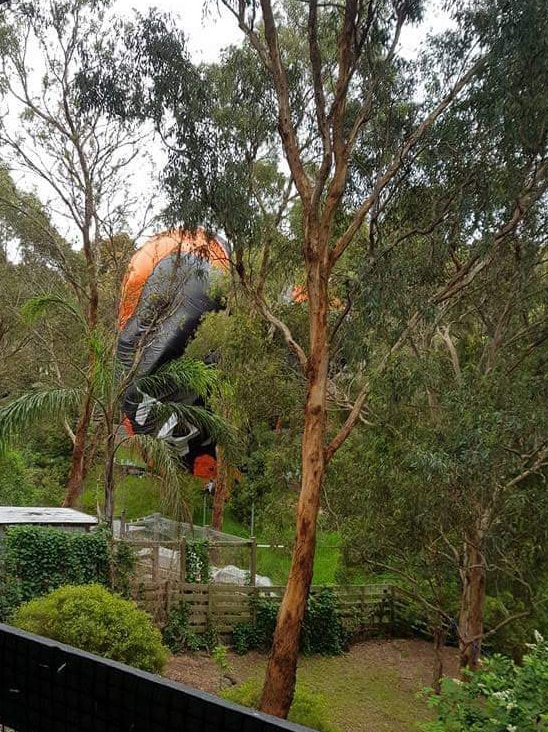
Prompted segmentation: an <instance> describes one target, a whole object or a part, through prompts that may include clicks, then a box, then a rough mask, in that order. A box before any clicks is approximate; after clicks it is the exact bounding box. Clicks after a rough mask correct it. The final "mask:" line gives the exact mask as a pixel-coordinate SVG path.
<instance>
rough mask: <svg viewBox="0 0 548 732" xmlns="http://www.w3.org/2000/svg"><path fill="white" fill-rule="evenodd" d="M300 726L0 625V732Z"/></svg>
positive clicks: (243, 730)
mask: <svg viewBox="0 0 548 732" xmlns="http://www.w3.org/2000/svg"><path fill="white" fill-rule="evenodd" d="M2 727H3V728H4V729H5V730H8V729H10V730H11V729H12V730H15V731H16V732H42V731H43V732H141V731H142V732H175V730H177V731H181V732H182V731H185V732H275V730H294V731H295V732H296V731H297V730H301V731H302V730H304V729H305V728H304V727H301V726H299V725H294V724H291V723H289V722H283V721H281V720H277V719H275V718H273V717H269V716H266V715H263V714H259V713H258V712H253V711H251V710H245V709H243V708H241V707H237V706H235V705H232V704H230V703H228V702H225V701H223V700H222V699H218V698H217V697H214V696H210V695H209V694H205V693H202V692H199V691H195V690H194V689H189V688H187V687H183V686H181V685H180V684H176V683H174V682H170V681H167V680H165V679H162V678H160V677H157V676H154V675H152V674H148V673H145V672H143V671H138V670H136V669H132V668H129V667H127V666H124V665H122V664H119V663H115V662H113V661H108V660H106V659H102V658H97V657H96V656H92V655H90V654H88V653H84V652H82V651H78V650H76V649H75V648H71V647H69V646H65V645H63V644H60V643H56V642H54V641H51V640H48V639H46V638H41V637H39V636H35V635H31V634H30V633H24V632H22V631H19V630H16V629H15V628H11V627H9V626H6V625H2V624H0V730H1V729H2Z"/></svg>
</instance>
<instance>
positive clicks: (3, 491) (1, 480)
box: [0, 450, 34, 506]
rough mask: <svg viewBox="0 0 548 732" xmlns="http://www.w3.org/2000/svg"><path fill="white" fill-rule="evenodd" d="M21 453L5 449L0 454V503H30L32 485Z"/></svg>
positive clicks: (9, 504)
mask: <svg viewBox="0 0 548 732" xmlns="http://www.w3.org/2000/svg"><path fill="white" fill-rule="evenodd" d="M31 477H32V476H31V472H30V471H29V469H28V466H27V465H26V461H25V459H24V456H23V454H22V453H21V452H20V451H18V450H6V451H5V452H4V453H3V454H0V505H2V506H25V505H27V506H28V505H32V496H33V495H34V486H33V485H32V482H31Z"/></svg>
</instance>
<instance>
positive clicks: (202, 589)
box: [134, 579, 395, 634]
mask: <svg viewBox="0 0 548 732" xmlns="http://www.w3.org/2000/svg"><path fill="white" fill-rule="evenodd" d="M323 589H325V587H321V586H314V587H312V589H311V594H312V595H314V594H317V593H319V592H321V591H322V590H323ZM329 589H330V590H331V591H332V592H333V593H334V595H335V598H336V601H337V605H338V609H339V613H340V617H341V619H342V621H343V623H344V625H345V626H346V627H347V628H348V629H351V630H353V631H355V632H365V631H368V630H372V629H379V628H381V627H382V628H384V629H386V630H388V629H390V627H391V626H392V625H393V623H394V607H395V605H394V597H395V589H394V587H392V586H391V585H384V584H382V585H334V586H329ZM284 590H285V588H284V587H251V586H239V585H229V584H212V583H211V584H188V583H182V582H177V581H174V580H170V579H165V580H160V581H157V582H147V583H140V584H139V585H138V586H136V587H135V588H134V598H135V600H136V601H137V602H138V604H139V605H140V606H141V607H142V608H143V609H145V610H147V612H149V613H150V614H151V615H152V616H153V617H154V619H155V620H156V622H157V623H158V624H159V625H160V626H161V625H164V624H165V622H166V619H167V616H168V614H169V612H170V610H171V609H172V608H173V607H175V606H176V605H177V604H179V603H180V602H184V603H185V604H186V605H187V606H188V608H189V625H190V627H191V628H192V629H193V630H195V631H196V632H197V633H201V632H203V631H205V630H206V628H207V627H208V626H213V627H214V628H215V629H216V630H217V632H219V633H221V634H228V633H231V632H232V630H233V629H234V626H235V625H236V624H238V623H244V622H249V621H250V620H252V613H253V607H254V603H253V600H254V599H260V598H263V599H265V600H268V601H270V602H274V603H276V604H279V603H280V602H281V598H282V596H283V593H284Z"/></svg>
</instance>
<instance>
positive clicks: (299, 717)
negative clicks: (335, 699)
mask: <svg viewBox="0 0 548 732" xmlns="http://www.w3.org/2000/svg"><path fill="white" fill-rule="evenodd" d="M221 696H222V697H223V698H224V699H228V700H229V701H232V702H234V703H235V704H241V705H242V706H244V707H251V708H253V709H257V708H258V706H259V701H260V696H261V685H260V682H259V681H258V680H257V679H250V680H249V681H246V682H245V683H243V684H240V686H233V687H232V688H230V689H225V690H224V691H222V692H221ZM287 718H288V720H289V721H290V722H295V724H302V725H304V726H305V727H310V728H311V729H315V730H318V732H337V728H336V727H335V726H334V725H333V724H332V723H331V722H330V721H329V713H328V708H327V702H326V700H325V698H324V697H323V696H321V695H320V694H313V693H312V692H310V691H307V690H305V689H302V688H299V687H298V686H297V688H296V689H295V696H294V697H293V704H292V705H291V709H290V710H289V714H288V716H287Z"/></svg>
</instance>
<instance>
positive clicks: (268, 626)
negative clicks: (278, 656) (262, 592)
mask: <svg viewBox="0 0 548 732" xmlns="http://www.w3.org/2000/svg"><path fill="white" fill-rule="evenodd" d="M251 602H252V603H253V610H254V616H255V622H254V623H238V624H237V625H235V626H234V630H233V632H232V645H233V647H234V650H235V651H236V653H240V654H242V655H243V654H244V653H247V652H248V651H252V650H257V651H268V650H270V646H271V645H272V638H273V636H274V629H275V627H276V618H277V617H278V606H277V605H276V604H275V603H274V602H272V601H271V600H266V599H263V598H258V599H255V598H253V599H251Z"/></svg>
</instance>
